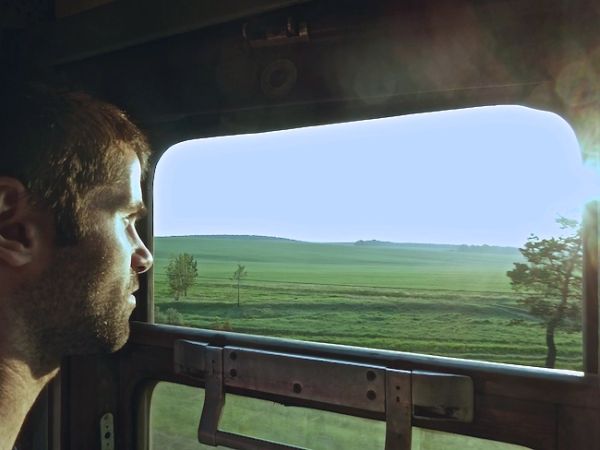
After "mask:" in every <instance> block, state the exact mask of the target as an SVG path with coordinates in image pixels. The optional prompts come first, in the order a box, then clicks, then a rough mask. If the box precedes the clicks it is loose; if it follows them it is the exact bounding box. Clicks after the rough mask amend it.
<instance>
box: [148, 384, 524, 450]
mask: <svg viewBox="0 0 600 450" xmlns="http://www.w3.org/2000/svg"><path fill="white" fill-rule="evenodd" d="M203 401H204V391H203V390H202V389H198V388H192V387H189V386H181V385H176V384H171V383H159V384H158V385H157V386H156V388H155V389H154V393H153V395H152V403H151V425H150V432H151V449H155V450H159V449H160V450H170V449H173V450H175V449H177V450H188V449H189V450H192V449H193V450H197V449H211V448H214V447H211V446H207V445H203V444H200V443H199V442H198V438H197V430H198V424H199V421H200V412H201V410H202V403H203ZM292 424H293V426H292ZM219 428H220V430H222V431H228V432H230V433H236V434H243V435H246V436H252V437H255V438H259V439H264V440H270V441H274V442H279V443H284V444H288V445H294V446H300V447H304V448H310V449H312V450H321V449H322V450H329V449H332V448H343V449H347V450H353V449H356V450H369V449H374V450H375V449H376V450H379V449H383V448H384V443H385V423H384V422H381V421H374V420H367V419H361V418H357V417H351V416H345V415H341V414H334V413H330V412H325V411H317V410H311V409H305V408H295V407H288V406H283V405H279V404H276V403H272V402H268V401H264V400H257V399H252V398H247V397H240V396H236V395H227V398H226V402H225V408H224V411H223V417H222V418H221V425H220V427H219ZM220 448H223V447H220ZM412 449H413V450H440V449H443V450H471V449H472V450H519V449H525V447H521V446H517V445H511V444H505V443H502V442H494V441H488V440H483V439H477V438H473V437H469V436H461V435H456V434H450V433H442V432H439V431H432V430H426V429H423V428H417V427H413V436H412Z"/></svg>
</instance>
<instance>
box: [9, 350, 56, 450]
mask: <svg viewBox="0 0 600 450" xmlns="http://www.w3.org/2000/svg"><path fill="white" fill-rule="evenodd" d="M57 372H58V368H56V369H54V370H52V371H50V372H49V373H48V374H46V375H43V376H41V377H38V378H36V377H34V376H33V374H32V373H31V369H30V368H29V366H28V365H27V364H26V363H24V362H23V361H18V360H11V359H5V360H2V359H1V358H0V450H12V448H13V446H14V443H15V440H16V439H17V436H18V434H19V430H20V429H21V426H22V425H23V422H24V421H25V417H26V416H27V413H28V412H29V410H30V409H31V406H32V405H33V403H34V402H35V400H36V398H37V397H38V395H39V394H40V392H41V390H42V389H43V388H44V386H45V385H46V384H47V383H48V382H49V381H50V380H51V379H52V378H53V377H54V376H55V375H56V374H57Z"/></svg>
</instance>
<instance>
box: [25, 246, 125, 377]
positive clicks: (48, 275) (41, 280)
mask: <svg viewBox="0 0 600 450" xmlns="http://www.w3.org/2000/svg"><path fill="white" fill-rule="evenodd" d="M92 242H93V240H92ZM92 242H88V243H86V244H83V245H82V244H81V243H80V244H78V245H76V246H74V247H64V248H59V249H57V252H56V255H55V257H54V258H53V261H52V263H51V264H49V266H48V268H47V269H46V270H45V271H44V272H43V273H42V274H41V275H39V276H38V277H37V278H36V279H35V280H31V281H30V282H28V283H24V284H23V286H22V287H21V288H20V289H19V290H18V292H17V295H16V296H14V298H15V300H16V302H15V303H16V304H15V308H16V310H17V311H18V312H19V313H20V314H19V316H20V318H21V319H22V323H23V326H24V327H25V328H26V335H25V339H24V340H23V342H25V343H26V347H28V348H27V349H26V350H27V351H28V352H29V353H30V356H31V357H32V359H33V360H34V361H36V363H37V364H38V366H39V370H40V371H42V372H43V371H44V370H47V369H48V368H49V367H52V366H55V365H56V364H57V363H59V362H60V360H61V359H62V358H63V357H64V356H71V355H86V354H96V353H109V352H114V351H116V350H118V349H119V348H121V347H122V346H123V345H124V344H125V342H126V341H127V338H128V337H129V316H130V314H131V312H132V307H131V305H130V304H129V303H128V297H129V295H130V293H131V292H132V291H133V288H134V286H135V283H136V282H135V275H134V274H132V273H130V276H129V277H127V276H125V275H124V274H123V273H118V272H117V270H116V268H118V267H119V265H118V264H117V263H116V261H115V260H114V259H115V258H114V257H111V252H110V249H108V248H106V247H105V246H104V247H103V246H102V245H99V244H95V243H92ZM99 242H101V241H99Z"/></svg>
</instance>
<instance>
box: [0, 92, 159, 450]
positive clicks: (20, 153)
mask: <svg viewBox="0 0 600 450" xmlns="http://www.w3.org/2000/svg"><path fill="white" fill-rule="evenodd" d="M0 98H2V101H1V102H0V103H1V104H0V450H10V449H11V448H12V446H13V445H14V441H15V439H16V437H17V434H18V432H19V430H20V428H21V425H22V423H23V421H24V419H25V416H26V414H27V412H28V411H29V409H30V408H31V405H32V404H33V402H34V401H35V399H36V397H37V396H38V395H39V393H40V391H41V390H42V388H43V387H44V386H45V385H46V383H48V381H50V380H51V379H52V377H54V376H55V375H56V373H57V372H58V368H59V365H60V361H61V358H63V357H64V356H67V355H76V354H90V353H97V352H112V351H115V350H117V349H119V348H120V347H122V346H123V344H124V343H125V342H126V340H127V338H128V336H129V324H128V319H129V316H130V314H131V312H132V310H133V308H134V307H135V298H134V297H133V295H132V294H133V292H134V291H135V290H136V289H137V288H138V281H137V275H138V274H141V273H143V272H145V271H147V270H148V269H149V268H150V267H151V265H152V255H151V254H150V252H149V251H148V249H147V248H146V247H145V246H144V244H143V243H142V241H141V240H140V238H139V236H138V234H137V232H136V229H135V221H136V219H137V218H139V216H140V215H141V214H142V213H143V211H144V206H143V203H142V193H141V189H140V179H141V177H142V175H143V173H144V171H145V168H146V164H147V160H148V154H149V150H148V145H147V143H146V140H145V139H144V137H143V135H142V133H141V132H140V131H139V130H138V129H137V128H136V127H135V126H134V125H133V124H132V123H131V122H130V121H129V120H128V119H127V117H126V116H125V115H124V114H123V113H122V112H121V111H119V110H118V109H117V108H115V107H114V106H112V105H109V104H106V103H103V102H100V101H98V100H94V99H92V98H91V97H89V96H87V95H85V94H81V93H68V92H60V91H52V90H49V89H45V88H42V87H28V88H23V89H12V91H11V92H7V93H5V94H4V95H2V97H0Z"/></svg>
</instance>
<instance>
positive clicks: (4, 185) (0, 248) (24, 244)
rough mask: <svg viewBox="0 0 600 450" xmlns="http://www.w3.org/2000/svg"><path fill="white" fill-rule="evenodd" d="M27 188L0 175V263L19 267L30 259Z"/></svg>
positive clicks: (30, 230)
mask: <svg viewBox="0 0 600 450" xmlns="http://www.w3.org/2000/svg"><path fill="white" fill-rule="evenodd" d="M29 212H30V208H29V206H28V200H27V189H25V186H23V184H22V183H21V182H20V181H19V180H17V179H15V178H10V177H0V265H4V266H10V267H21V266H24V265H26V264H28V263H29V262H31V260H32V239H31V238H32V229H31V228H32V226H33V224H32V223H31V217H29V214H28V213H29Z"/></svg>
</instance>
